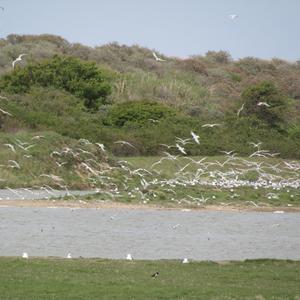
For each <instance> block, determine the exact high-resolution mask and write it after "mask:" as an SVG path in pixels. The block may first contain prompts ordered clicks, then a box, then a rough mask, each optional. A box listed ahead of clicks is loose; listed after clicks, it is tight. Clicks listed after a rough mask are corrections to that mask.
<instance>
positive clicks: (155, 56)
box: [152, 52, 158, 60]
mask: <svg viewBox="0 0 300 300" xmlns="http://www.w3.org/2000/svg"><path fill="white" fill-rule="evenodd" d="M152 54H153V56H154V58H155V59H156V60H158V57H157V55H156V53H155V52H152Z"/></svg>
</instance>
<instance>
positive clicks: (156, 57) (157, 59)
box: [152, 52, 166, 61]
mask: <svg viewBox="0 0 300 300" xmlns="http://www.w3.org/2000/svg"><path fill="white" fill-rule="evenodd" d="M152 54H153V56H154V58H155V60H156V61H166V60H165V59H162V58H159V57H158V56H157V55H156V53H155V52H152Z"/></svg>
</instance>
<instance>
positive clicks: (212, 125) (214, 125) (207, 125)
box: [201, 123, 221, 128]
mask: <svg viewBox="0 0 300 300" xmlns="http://www.w3.org/2000/svg"><path fill="white" fill-rule="evenodd" d="M216 126H221V124H217V123H215V124H204V125H202V126H201V127H210V128H212V127H216Z"/></svg>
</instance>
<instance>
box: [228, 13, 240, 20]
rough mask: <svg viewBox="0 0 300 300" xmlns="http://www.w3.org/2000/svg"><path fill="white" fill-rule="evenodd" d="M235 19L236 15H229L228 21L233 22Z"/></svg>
mask: <svg viewBox="0 0 300 300" xmlns="http://www.w3.org/2000/svg"><path fill="white" fill-rule="evenodd" d="M237 17H238V15H237V14H231V15H229V19H230V20H234V19H236V18H237Z"/></svg>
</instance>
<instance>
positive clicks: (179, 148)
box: [176, 144, 186, 155]
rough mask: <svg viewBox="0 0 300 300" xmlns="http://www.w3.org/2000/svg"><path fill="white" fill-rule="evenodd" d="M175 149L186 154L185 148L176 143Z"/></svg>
mask: <svg viewBox="0 0 300 300" xmlns="http://www.w3.org/2000/svg"><path fill="white" fill-rule="evenodd" d="M176 147H177V149H178V150H179V151H180V152H181V153H182V154H185V155H186V152H185V149H184V148H183V147H181V146H180V145H178V144H176Z"/></svg>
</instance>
